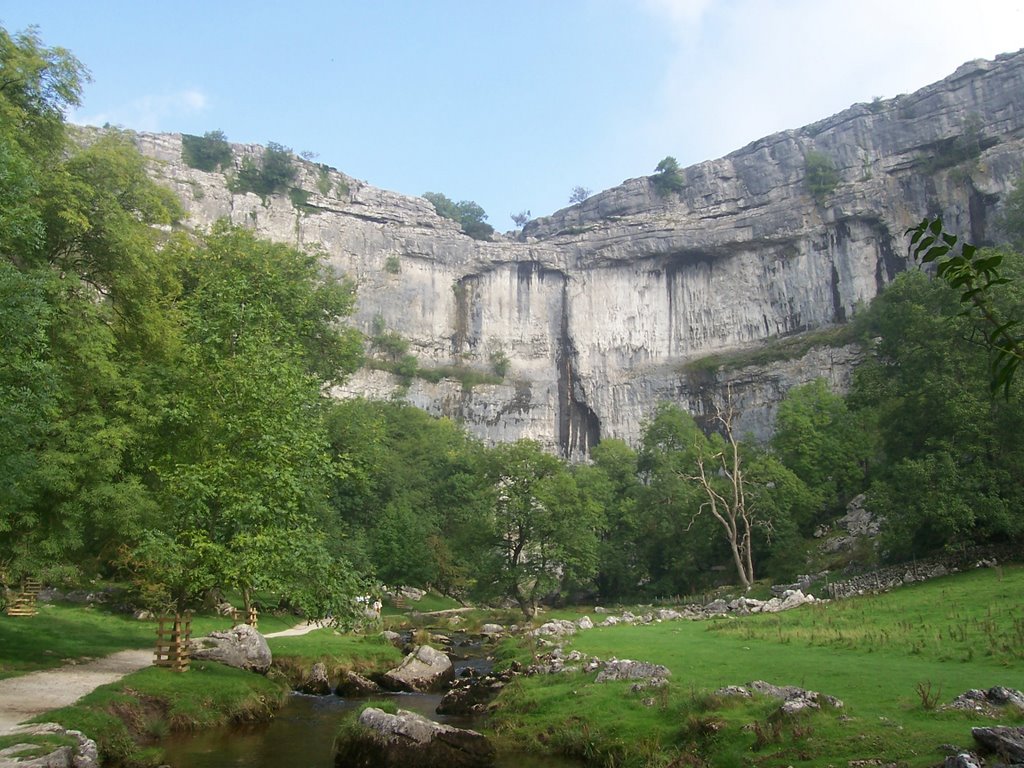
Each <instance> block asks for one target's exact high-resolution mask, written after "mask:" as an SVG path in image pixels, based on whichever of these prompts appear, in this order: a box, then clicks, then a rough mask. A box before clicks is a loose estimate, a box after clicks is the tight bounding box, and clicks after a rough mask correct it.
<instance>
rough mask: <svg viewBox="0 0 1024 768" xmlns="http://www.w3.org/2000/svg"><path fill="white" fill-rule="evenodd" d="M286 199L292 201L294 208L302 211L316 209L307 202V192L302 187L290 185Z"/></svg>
mask: <svg viewBox="0 0 1024 768" xmlns="http://www.w3.org/2000/svg"><path fill="white" fill-rule="evenodd" d="M288 199H289V200H291V201H292V205H293V206H295V208H296V210H299V211H302V212H303V213H313V212H315V211H316V210H317V207H316V206H315V205H310V204H309V192H307V191H306V190H304V189H299V188H298V187H292V188H291V189H289V190H288Z"/></svg>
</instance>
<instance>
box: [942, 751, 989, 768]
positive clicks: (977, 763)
mask: <svg viewBox="0 0 1024 768" xmlns="http://www.w3.org/2000/svg"><path fill="white" fill-rule="evenodd" d="M984 765H985V763H984V762H983V761H982V760H981V758H979V757H978V756H977V755H976V754H974V753H973V752H958V753H957V754H955V755H949V756H948V757H947V758H946V760H945V761H944V762H943V763H942V768H982V766H984Z"/></svg>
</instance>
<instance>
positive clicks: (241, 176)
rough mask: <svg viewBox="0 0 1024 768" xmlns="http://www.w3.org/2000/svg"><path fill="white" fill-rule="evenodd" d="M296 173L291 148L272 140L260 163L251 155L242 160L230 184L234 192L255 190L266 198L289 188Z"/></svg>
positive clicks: (254, 191)
mask: <svg viewBox="0 0 1024 768" xmlns="http://www.w3.org/2000/svg"><path fill="white" fill-rule="evenodd" d="M296 173H297V171H296V169H295V166H294V165H293V164H292V154H291V150H290V149H288V148H287V147H284V146H282V145H280V144H277V143H276V142H273V141H271V142H269V143H268V144H267V146H266V149H264V150H263V155H262V156H261V157H260V161H259V163H258V164H257V163H256V162H254V161H253V159H252V158H251V157H247V158H245V159H244V160H243V161H242V166H241V168H239V169H238V175H237V176H236V177H235V178H234V180H233V181H232V183H231V184H230V185H229V186H230V188H231V191H232V192H253V193H255V194H257V195H259V196H260V197H262V198H266V197H269V196H270V195H273V194H277V193H279V192H283V191H284V190H285V189H287V188H288V187H289V185H290V184H291V183H292V181H294V180H295V176H296Z"/></svg>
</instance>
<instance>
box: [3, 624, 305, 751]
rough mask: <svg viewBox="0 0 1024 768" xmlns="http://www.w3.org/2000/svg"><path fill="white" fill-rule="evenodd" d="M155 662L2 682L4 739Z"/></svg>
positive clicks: (109, 663) (104, 663) (111, 659)
mask: <svg viewBox="0 0 1024 768" xmlns="http://www.w3.org/2000/svg"><path fill="white" fill-rule="evenodd" d="M319 628H320V625H318V624H310V623H306V624H299V625H298V626H297V627H292V628H291V629H285V630H283V631H281V632H271V633H270V634H268V635H265V637H294V636H296V635H304V634H306V633H307V632H312V631H313V630H315V629H319ZM152 663H153V649H152V648H148V649H140V650H134V651H118V652H117V653H114V654H111V655H110V656H104V657H103V658H102V659H94V660H93V661H89V662H86V663H84V664H69V665H67V666H64V667H60V668H58V669H49V670H46V671H44V672H32V673H30V674H28V675H21V676H20V677H10V678H7V679H6V680H0V736H2V735H4V734H6V733H10V732H11V729H12V728H14V726H15V725H17V724H18V723H20V722H22V721H23V720H28V719H29V718H31V717H36V716H37V715H41V714H43V713H44V712H49V711H50V710H51V709H57V708H59V707H67V706H69V705H71V704H74V703H75V702H76V701H78V700H79V699H80V698H82V697H83V696H85V695H86V694H87V693H92V691H94V690H95V689H96V688H98V687H99V686H101V685H106V684H107V683H115V682H117V681H118V680H120V679H121V678H122V677H124V676H125V675H128V674H131V673H132V672H137V671H138V670H140V669H143V668H144V667H148V666H149V665H150V664H152Z"/></svg>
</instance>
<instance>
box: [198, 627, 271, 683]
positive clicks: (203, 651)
mask: <svg viewBox="0 0 1024 768" xmlns="http://www.w3.org/2000/svg"><path fill="white" fill-rule="evenodd" d="M189 649H190V653H191V655H192V658H193V659H197V660H201V661H216V662H218V663H220V664H227V665H228V666H229V667H237V668H238V669H248V670H250V671H251V672H258V673H259V674H261V675H264V674H266V673H267V670H269V669H270V664H271V662H272V661H273V657H272V656H271V654H270V646H269V645H267V641H266V638H264V637H263V635H261V634H260V633H259V632H257V631H256V630H255V629H253V628H252V627H250V626H249V625H248V624H239V625H238V626H237V627H232V628H231V629H229V630H227V631H226V632H211V633H210V634H209V635H208V636H207V637H200V638H197V639H195V640H193V641H192V642H191V644H190V646H189Z"/></svg>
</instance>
